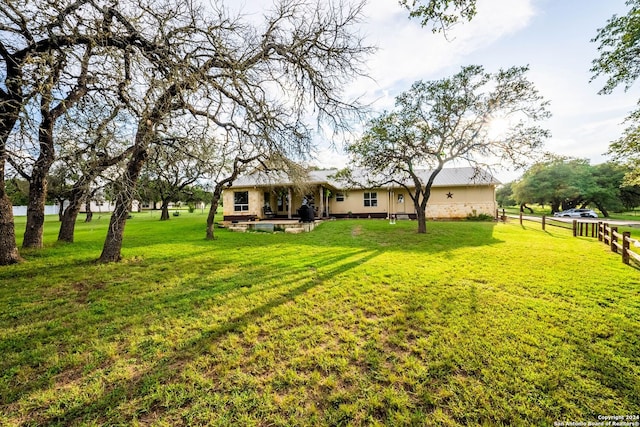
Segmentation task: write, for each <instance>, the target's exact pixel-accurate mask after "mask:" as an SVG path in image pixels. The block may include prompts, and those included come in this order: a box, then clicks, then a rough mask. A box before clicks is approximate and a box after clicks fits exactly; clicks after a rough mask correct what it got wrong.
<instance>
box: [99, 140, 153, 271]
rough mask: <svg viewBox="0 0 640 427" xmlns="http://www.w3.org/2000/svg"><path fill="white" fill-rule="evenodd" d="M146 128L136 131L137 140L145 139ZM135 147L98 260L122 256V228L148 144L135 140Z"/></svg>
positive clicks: (117, 259)
mask: <svg viewBox="0 0 640 427" xmlns="http://www.w3.org/2000/svg"><path fill="white" fill-rule="evenodd" d="M147 131H148V129H145V130H142V131H138V136H137V139H138V140H146V139H147V138H148V137H149V136H148V135H147ZM136 145H137V146H136V148H135V149H134V151H133V153H132V155H131V159H129V162H128V163H127V168H126V171H125V174H124V178H123V182H122V189H121V190H120V191H119V192H118V195H117V196H116V206H115V209H114V211H113V214H112V215H111V220H110V221H109V230H108V231H107V238H106V239H105V241H104V246H103V248H102V254H101V255H100V262H116V261H120V259H121V258H122V256H121V250H122V239H123V236H124V228H125V226H126V224H127V217H128V216H129V209H130V208H131V203H132V202H133V193H134V190H135V187H136V183H137V181H138V177H139V176H140V171H141V170H142V166H143V165H144V162H145V161H146V160H147V156H148V151H147V146H148V144H147V143H146V142H145V143H138V142H136Z"/></svg>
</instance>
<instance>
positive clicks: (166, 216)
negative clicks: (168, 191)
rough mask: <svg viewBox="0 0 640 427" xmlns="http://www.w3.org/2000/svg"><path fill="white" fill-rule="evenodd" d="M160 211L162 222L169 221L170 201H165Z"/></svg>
mask: <svg viewBox="0 0 640 427" xmlns="http://www.w3.org/2000/svg"><path fill="white" fill-rule="evenodd" d="M160 209H161V213H160V221H167V220H168V219H169V200H163V201H162V207H161V208H160Z"/></svg>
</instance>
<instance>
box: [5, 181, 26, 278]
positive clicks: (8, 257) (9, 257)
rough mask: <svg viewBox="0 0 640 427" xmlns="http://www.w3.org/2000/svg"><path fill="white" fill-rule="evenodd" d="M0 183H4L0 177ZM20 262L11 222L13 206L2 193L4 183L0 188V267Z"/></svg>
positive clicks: (13, 227)
mask: <svg viewBox="0 0 640 427" xmlns="http://www.w3.org/2000/svg"><path fill="white" fill-rule="evenodd" d="M0 181H4V179H3V175H0ZM20 261H22V258H20V254H19V253H18V245H17V244H16V232H15V226H14V222H13V206H12V205H11V200H9V197H7V195H6V194H5V192H4V182H3V183H2V188H0V265H9V264H15V263H17V262H20Z"/></svg>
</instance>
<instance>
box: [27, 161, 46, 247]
mask: <svg viewBox="0 0 640 427" xmlns="http://www.w3.org/2000/svg"><path fill="white" fill-rule="evenodd" d="M50 165H51V162H50V160H49V159H47V158H46V154H45V157H43V156H42V155H41V159H38V161H37V162H36V166H35V167H34V168H33V172H32V174H31V179H30V180H29V204H28V205H27V226H26V228H25V230H24V240H23V242H22V247H23V248H41V247H42V244H43V232H44V206H45V202H46V198H47V173H48V171H49V167H50Z"/></svg>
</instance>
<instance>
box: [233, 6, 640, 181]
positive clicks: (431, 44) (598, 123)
mask: <svg viewBox="0 0 640 427" xmlns="http://www.w3.org/2000/svg"><path fill="white" fill-rule="evenodd" d="M245 1H246V3H245V8H248V9H249V10H252V11H256V10H259V9H260V7H261V5H264V4H265V3H264V2H263V1H260V0H245ZM626 11H627V7H626V6H625V4H624V0H478V14H477V15H476V17H475V18H474V19H473V20H472V21H471V22H469V23H463V24H460V25H457V26H456V27H455V28H454V29H453V30H452V31H450V32H449V33H448V39H449V40H446V39H445V38H444V37H443V36H442V34H432V33H431V32H430V31H429V30H428V29H426V28H422V27H420V25H419V23H418V22H417V21H412V20H409V19H408V18H407V12H406V11H405V10H403V9H402V8H401V7H400V6H399V5H398V3H397V1H396V0H369V2H368V4H367V6H366V7H365V14H366V15H367V17H366V20H365V22H364V23H363V25H362V32H363V33H364V34H365V35H366V42H367V43H368V44H373V45H376V46H378V51H377V53H376V54H375V55H373V56H372V57H371V58H369V62H368V67H369V74H370V76H371V77H372V78H373V81H371V80H370V79H362V80H360V81H356V82H354V83H353V84H352V85H351V86H350V87H349V88H348V91H347V94H348V95H349V96H354V97H355V96H361V97H362V98H363V100H364V101H366V102H370V103H371V105H372V107H373V108H374V110H376V111H380V112H381V111H383V110H384V109H389V108H392V107H393V101H394V98H395V96H397V95H398V94H400V93H401V92H403V91H405V90H407V89H409V87H410V86H411V84H412V83H413V82H414V81H416V80H435V79H440V78H443V77H446V76H450V75H452V74H454V73H456V72H457V71H459V70H460V67H461V66H464V65H469V64H479V65H483V66H484V67H485V68H486V69H487V71H497V70H498V69H499V68H508V67H510V66H514V65H518V66H520V65H527V64H528V65H529V67H530V72H529V78H530V80H532V81H533V82H534V84H535V85H536V87H537V88H538V90H539V91H540V92H541V93H542V95H543V96H544V97H545V98H546V99H548V100H550V101H551V105H550V111H551V112H552V114H553V117H552V118H551V119H550V120H549V121H548V122H546V123H544V124H543V125H544V126H545V127H547V128H548V129H549V130H550V131H551V133H552V137H551V138H550V139H549V140H548V141H547V143H546V147H545V150H546V151H550V152H553V153H557V154H561V155H567V156H574V157H581V158H588V159H590V160H591V163H592V164H598V163H602V162H604V161H606V160H607V157H606V156H605V155H604V153H606V151H607V149H608V146H609V143H610V142H611V141H612V140H614V139H616V138H617V137H618V136H619V135H620V134H621V132H622V129H623V128H624V125H623V124H622V122H623V120H624V118H625V117H626V115H627V113H628V112H629V111H630V110H632V109H633V108H634V107H635V104H636V102H637V101H638V98H640V96H639V95H637V94H636V93H635V91H634V89H635V88H632V89H631V90H630V91H629V92H628V93H625V92H623V90H622V89H619V90H616V91H615V93H614V94H612V95H598V94H597V93H598V91H599V90H600V88H601V87H602V85H603V84H604V79H602V78H601V79H599V80H597V81H595V82H592V83H589V79H590V78H591V74H590V72H589V69H590V68H591V62H592V61H593V59H595V58H596V57H597V50H596V49H597V45H596V44H595V43H592V42H590V40H591V39H592V38H593V37H594V36H595V35H596V33H597V29H598V28H601V27H603V26H604V25H605V24H606V21H607V19H609V18H610V17H611V16H612V15H613V14H625V13H626ZM314 163H315V164H320V165H321V166H325V167H329V166H336V167H343V166H345V156H344V155H343V154H342V153H340V152H339V151H335V150H334V149H331V148H328V147H325V146H321V147H320V148H319V150H318V153H317V160H316V161H315V162H314ZM495 172H496V174H497V176H498V178H499V179H500V180H501V181H503V182H507V181H511V180H513V179H516V178H517V177H518V176H519V175H520V174H521V173H522V171H509V170H506V169H504V170H496V171H495Z"/></svg>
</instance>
